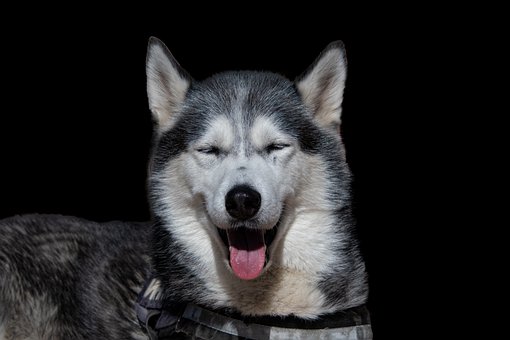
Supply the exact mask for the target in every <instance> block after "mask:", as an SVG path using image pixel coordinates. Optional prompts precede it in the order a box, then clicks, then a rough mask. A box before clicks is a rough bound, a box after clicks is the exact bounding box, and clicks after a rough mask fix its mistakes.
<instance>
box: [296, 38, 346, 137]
mask: <svg viewBox="0 0 510 340" xmlns="http://www.w3.org/2000/svg"><path fill="white" fill-rule="evenodd" d="M346 75H347V60H346V58H345V48H344V44H343V43H342V42H341V41H335V42H332V43H330V44H329V45H328V46H327V47H326V48H325V49H324V50H323V51H322V53H321V54H320V55H319V57H318V58H317V59H316V60H315V62H314V63H313V64H312V65H311V66H310V67H309V68H308V69H307V70H306V71H305V72H304V73H303V74H302V75H301V76H299V77H298V78H297V79H296V82H295V83H296V87H297V89H298V91H299V93H300V94H301V97H302V99H303V102H304V104H305V105H306V106H307V107H308V108H309V109H310V110H311V111H312V113H313V114H314V116H315V118H316V119H317V121H318V123H319V124H320V125H322V126H324V127H327V128H332V129H335V130H336V131H338V130H339V128H340V117H341V114H342V100H343V95H344V87H345V78H346Z"/></svg>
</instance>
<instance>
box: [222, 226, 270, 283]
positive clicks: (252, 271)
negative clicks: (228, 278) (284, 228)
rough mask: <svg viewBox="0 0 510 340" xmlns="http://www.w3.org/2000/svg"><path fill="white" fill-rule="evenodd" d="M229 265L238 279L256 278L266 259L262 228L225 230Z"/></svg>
mask: <svg viewBox="0 0 510 340" xmlns="http://www.w3.org/2000/svg"><path fill="white" fill-rule="evenodd" d="M227 235H228V243H229V250H230V266H231V267H232V270H233V271H234V274H236V275H237V277H239V278H240V279H243V280H253V279H255V278H257V277H258V276H259V275H260V273H261V272H262V269H264V263H265V261H266V244H265V243H264V231H263V230H251V229H246V228H239V229H235V230H229V231H227Z"/></svg>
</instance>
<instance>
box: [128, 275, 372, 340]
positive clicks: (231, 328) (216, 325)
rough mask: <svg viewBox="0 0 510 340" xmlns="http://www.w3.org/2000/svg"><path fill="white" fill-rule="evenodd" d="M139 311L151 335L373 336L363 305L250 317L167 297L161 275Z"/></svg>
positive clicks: (146, 291) (151, 282)
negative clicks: (303, 314)
mask: <svg viewBox="0 0 510 340" xmlns="http://www.w3.org/2000/svg"><path fill="white" fill-rule="evenodd" d="M136 313H137V317H138V320H139V322H140V325H141V327H142V329H143V330H144V332H146V333H147V334H148V335H149V336H150V338H151V339H166V338H169V339H170V338H172V337H173V336H175V335H176V334H177V333H179V334H181V335H182V334H185V335H187V336H190V337H192V338H194V337H195V336H197V335H200V336H202V337H203V336H205V335H208V334H209V335H214V337H215V338H217V339H223V338H225V339H227V338H228V339H232V338H250V339H253V338H255V339H258V338H270V336H275V337H277V338H310V337H311V338H321V339H322V338H327V339H329V338H338V337H342V338H344V337H345V338H349V339H371V338H372V331H371V326H370V317H369V313H368V310H367V308H366V307H365V306H364V305H361V306H356V307H353V308H349V309H346V310H341V311H338V312H335V313H330V314H323V315H320V316H318V317H316V318H315V319H313V320H312V319H303V318H298V317H295V316H293V315H290V316H278V315H276V316H271V315H264V316H257V317H247V316H243V315H242V314H239V313H237V312H235V311H232V310H230V309H216V310H211V309H206V308H203V307H200V306H197V305H195V304H192V303H184V302H174V301H171V300H168V299H165V298H164V295H163V294H162V293H161V284H160V282H159V280H158V279H155V278H150V279H149V280H148V281H147V282H146V284H145V286H144V288H143V289H142V291H141V292H140V294H139V296H138V299H137V303H136Z"/></svg>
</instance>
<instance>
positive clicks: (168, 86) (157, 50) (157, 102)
mask: <svg viewBox="0 0 510 340" xmlns="http://www.w3.org/2000/svg"><path fill="white" fill-rule="evenodd" d="M146 72H147V96H148V99H149V108H150V110H151V111H152V116H153V118H154V121H155V122H156V124H157V128H158V131H159V132H163V131H165V130H168V129H169V128H171V127H172V125H173V123H175V121H176V119H177V117H178V115H179V112H180V109H181V106H182V103H183V102H184V98H185V96H186V93H187V92H188V89H189V87H190V84H191V81H192V78H191V77H190V76H189V74H188V73H187V72H186V71H185V70H184V69H183V68H182V67H181V66H180V65H179V63H178V62H177V60H175V58H174V57H173V55H172V53H170V51H169V50H168V48H167V47H166V46H165V44H164V43H163V42H162V41H161V40H159V39H157V38H155V37H151V38H150V39H149V46H148V48H147V61H146Z"/></svg>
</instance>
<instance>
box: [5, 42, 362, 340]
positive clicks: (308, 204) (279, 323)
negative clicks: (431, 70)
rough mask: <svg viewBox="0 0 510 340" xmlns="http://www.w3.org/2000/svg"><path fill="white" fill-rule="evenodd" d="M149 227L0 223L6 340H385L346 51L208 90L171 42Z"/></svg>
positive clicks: (330, 49) (154, 105)
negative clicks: (355, 148)
mask: <svg viewBox="0 0 510 340" xmlns="http://www.w3.org/2000/svg"><path fill="white" fill-rule="evenodd" d="M146 71H147V94H148V104H149V108H150V111H151V112H152V117H153V121H154V137H153V147H152V150H151V155H150V161H149V167H148V180H147V186H148V192H149V194H148V196H149V197H148V199H149V202H150V207H151V213H152V218H151V221H149V222H147V223H140V222H136V223H132V222H120V221H112V222H109V223H96V222H93V221H87V220H84V219H81V218H78V217H71V216H61V215H39V214H29V215H22V216H13V217H10V218H6V219H4V220H2V221H1V222H0V232H1V237H0V338H2V339H163V338H169V339H186V338H198V339H213V338H214V339H234V338H249V339H288V338H324V339H328V338H346V339H370V338H371V337H372V331H371V326H370V318H369V312H368V310H367V308H366V301H367V297H368V283H367V281H368V279H367V273H366V269H365V265H364V261H363V257H362V254H361V252H360V249H359V242H358V240H357V239H356V236H355V235H356V234H355V223H354V218H353V213H352V202H351V201H352V199H351V177H352V176H351V172H350V170H349V167H348V165H347V162H346V157H345V150H344V146H343V142H342V138H341V135H340V124H341V111H342V101H343V93H344V85H345V79H346V57H345V49H344V46H343V44H342V43H341V42H340V41H336V42H332V43H331V44H329V45H328V46H327V47H326V48H325V49H324V50H323V51H322V53H320V55H319V57H318V58H317V59H316V60H315V61H314V62H313V63H312V64H311V66H310V67H309V68H308V69H307V70H306V71H305V72H304V73H303V74H302V75H301V76H299V77H298V78H297V79H296V80H295V81H290V80H288V79H287V78H285V77H284V76H282V75H279V74H276V73H272V72H262V71H228V72H222V73H219V74H215V75H213V76H211V77H209V78H207V79H205V80H201V81H196V80H194V79H193V78H192V77H191V76H190V75H189V74H188V72H186V71H185V70H184V69H183V68H182V67H181V66H180V65H179V63H178V62H177V61H176V59H175V58H174V57H173V55H172V54H171V53H170V51H169V50H168V48H167V47H166V46H165V45H164V43H163V42H161V41H160V40H159V39H157V38H154V37H151V38H150V40H149V44H148V52H147V59H146Z"/></svg>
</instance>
